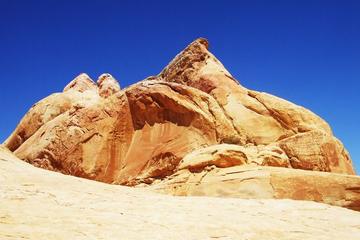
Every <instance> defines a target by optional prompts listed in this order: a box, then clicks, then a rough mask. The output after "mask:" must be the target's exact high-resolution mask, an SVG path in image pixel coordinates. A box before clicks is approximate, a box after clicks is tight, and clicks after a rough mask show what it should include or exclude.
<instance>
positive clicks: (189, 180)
mask: <svg viewBox="0 0 360 240" xmlns="http://www.w3.org/2000/svg"><path fill="white" fill-rule="evenodd" d="M187 167H188V168H187V169H185V168H184V169H182V170H180V171H177V172H176V173H175V174H173V175H171V176H169V177H168V178H167V179H165V180H163V181H161V182H157V183H156V184H153V185H152V186H151V188H152V189H154V190H155V191H158V192H161V193H168V194H171V195H177V196H213V197H237V198H243V199H271V198H275V199H294V200H307V201H315V202H322V203H327V204H330V205H335V206H340V207H346V208H350V209H353V210H357V211H360V177H359V176H352V175H345V174H335V173H323V172H318V171H304V170H297V169H287V168H280V167H263V166H250V165H243V166H233V167H228V168H217V167H215V166H212V167H211V166H208V167H206V168H204V169H203V170H202V171H196V172H194V171H193V169H192V168H191V167H192V166H187Z"/></svg>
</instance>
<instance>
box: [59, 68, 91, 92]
mask: <svg viewBox="0 0 360 240" xmlns="http://www.w3.org/2000/svg"><path fill="white" fill-rule="evenodd" d="M70 89H72V90H75V91H78V92H85V91H87V90H96V89H97V86H96V84H95V83H94V81H93V80H92V79H91V78H90V77H89V76H88V75H87V74H86V73H81V74H80V75H79V76H77V77H76V78H74V79H73V80H72V81H71V82H70V83H69V84H68V85H66V87H65V88H64V92H66V91H69V90H70Z"/></svg>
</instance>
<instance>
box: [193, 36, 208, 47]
mask: <svg viewBox="0 0 360 240" xmlns="http://www.w3.org/2000/svg"><path fill="white" fill-rule="evenodd" d="M198 44H200V45H202V46H204V47H205V48H206V49H209V41H208V40H207V39H206V38H202V37H200V38H197V39H195V40H194V41H193V42H192V43H190V44H189V47H191V46H193V45H198Z"/></svg>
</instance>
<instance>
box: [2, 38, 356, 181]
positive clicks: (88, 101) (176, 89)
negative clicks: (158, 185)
mask: <svg viewBox="0 0 360 240" xmlns="http://www.w3.org/2000/svg"><path fill="white" fill-rule="evenodd" d="M222 144H223V145H222ZM226 144H230V145H237V146H229V145H226ZM5 145H6V146H7V147H9V149H11V150H12V151H13V152H14V153H15V154H16V155H17V156H18V157H19V158H21V159H23V160H25V161H27V162H29V163H32V164H34V165H36V166H39V167H43V168H46V169H50V170H54V171H59V172H62V173H66V174H70V175H75V176H81V177H85V178H89V179H95V180H98V181H103V182H107V183H115V184H126V185H137V184H140V183H148V184H149V183H151V182H153V181H154V180H157V179H163V178H165V177H167V176H170V175H172V174H176V172H177V171H179V170H180V169H181V168H182V167H183V164H185V165H186V164H187V166H191V167H187V168H192V169H198V170H199V171H200V170H202V169H203V168H205V167H207V166H209V165H215V166H218V167H223V168H224V167H231V166H235V165H241V164H250V165H261V166H281V167H286V168H298V169H305V170H317V171H327V172H337V173H347V174H354V170H353V167H352V164H351V159H350V156H349V154H348V153H347V151H346V150H345V149H344V147H343V145H342V144H341V142H340V141H338V140H337V139H336V138H335V137H334V136H333V135H332V132H331V129H330V127H329V126H328V124H327V123H326V122H325V121H324V120H322V119H321V118H320V117H318V116H316V115H315V114H314V113H312V112H311V111H309V110H306V109H305V108H303V107H300V106H297V105H295V104H292V103H290V102H287V101H285V100H282V99H280V98H277V97H274V96H272V95H269V94H266V93H260V92H256V91H251V90H248V89H246V88H245V87H243V86H241V85H240V84H239V83H238V82H237V81H236V80H235V79H234V78H233V77H232V76H231V74H230V73H229V72H228V71H227V70H226V69H225V67H224V66H223V65H222V64H221V63H220V61H219V60H218V59H216V58H215V57H214V55H212V54H211V53H210V52H209V51H208V43H207V41H206V40H205V39H198V40H196V41H194V42H193V43H191V44H190V45H189V46H188V47H187V48H186V49H185V50H184V51H183V52H181V53H180V54H178V55H177V56H176V57H175V58H174V60H173V61H171V62H170V64H169V65H168V66H167V67H166V68H165V69H164V70H163V71H162V72H161V73H160V74H159V75H158V76H155V77H150V78H147V79H145V80H144V81H141V82H139V83H137V84H134V85H132V86H130V87H128V88H125V89H122V90H121V89H120V86H119V84H118V83H117V81H116V80H115V79H114V78H113V77H112V76H111V75H109V74H104V75H101V76H100V77H99V80H98V81H97V84H96V83H94V82H93V81H92V80H91V79H90V77H89V76H87V75H86V74H81V75H79V76H78V77H76V78H75V79H74V80H73V81H72V82H71V83H69V84H68V85H67V86H66V87H65V89H64V91H63V92H62V93H59V94H55V95H51V96H49V97H47V98H45V99H43V100H42V101H40V102H39V103H38V104H36V105H35V106H34V107H33V108H31V109H30V110H29V112H28V113H27V114H26V116H25V117H24V118H23V119H22V120H21V122H20V123H19V125H18V127H17V128H16V130H15V131H14V133H13V134H12V135H11V136H10V137H9V138H8V139H7V140H6V142H5ZM213 145H217V146H216V147H213ZM207 147H209V148H207ZM203 148H204V149H203ZM212 148H216V149H217V151H218V153H216V154H211V155H209V153H208V151H210V150H211V149H212ZM194 151H195V152H194ZM196 151H197V152H196ZM185 156H186V157H185ZM184 157H185V158H184ZM180 162H181V163H180ZM179 163H180V166H179ZM181 166H182V167H181Z"/></svg>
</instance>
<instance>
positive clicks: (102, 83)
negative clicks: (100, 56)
mask: <svg viewBox="0 0 360 240" xmlns="http://www.w3.org/2000/svg"><path fill="white" fill-rule="evenodd" d="M97 84H98V87H99V95H100V96H101V97H104V98H107V97H109V96H111V95H113V94H114V93H117V92H119V91H120V85H119V83H118V81H117V80H116V79H115V78H114V77H113V76H111V75H110V74H109V73H104V74H101V75H100V77H99V78H98V80H97Z"/></svg>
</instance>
